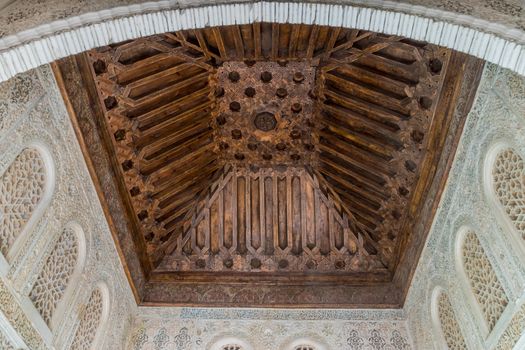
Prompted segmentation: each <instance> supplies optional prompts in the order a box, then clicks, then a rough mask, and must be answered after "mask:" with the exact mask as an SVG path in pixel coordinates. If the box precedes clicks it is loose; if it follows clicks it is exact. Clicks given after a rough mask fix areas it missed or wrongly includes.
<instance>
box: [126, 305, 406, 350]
mask: <svg viewBox="0 0 525 350" xmlns="http://www.w3.org/2000/svg"><path fill="white" fill-rule="evenodd" d="M222 340H227V342H228V344H231V345H235V344H237V345H241V346H242V348H241V350H270V349H271V350H295V349H296V347H297V346H300V345H302V346H303V347H302V348H301V347H299V349H303V348H304V349H308V347H307V346H306V345H309V346H311V347H312V349H314V350H336V349H360V350H368V349H371V350H372V349H385V350H387V349H388V350H408V349H416V348H414V347H413V345H412V340H411V338H410V335H409V333H408V330H407V327H406V316H405V314H404V312H403V311H402V310H282V309H281V310H280V309H199V308H172V309H170V308H139V312H138V316H137V318H136V319H135V323H134V327H133V331H132V332H131V333H130V338H129V340H128V341H129V343H128V346H127V349H135V350H167V349H184V350H201V349H206V350H216V349H217V350H223V347H217V348H215V347H214V345H217V344H221V341H222ZM222 345H226V344H222ZM228 349H229V348H228ZM233 349H235V348H233Z"/></svg>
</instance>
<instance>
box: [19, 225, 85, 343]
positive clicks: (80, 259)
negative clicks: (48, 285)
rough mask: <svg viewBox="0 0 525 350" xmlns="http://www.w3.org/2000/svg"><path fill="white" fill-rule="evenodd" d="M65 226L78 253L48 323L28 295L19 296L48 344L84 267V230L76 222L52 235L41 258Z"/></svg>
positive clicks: (51, 246) (54, 334) (29, 316)
mask: <svg viewBox="0 0 525 350" xmlns="http://www.w3.org/2000/svg"><path fill="white" fill-rule="evenodd" d="M66 228H71V229H72V230H73V232H74V233H75V236H76V239H77V244H78V255H77V261H76V264H75V268H74V270H73V273H72V275H71V277H70V279H69V282H68V284H67V287H66V290H65V292H64V295H63V296H62V298H61V299H60V301H59V302H58V304H57V305H56V308H55V310H54V312H53V316H52V318H51V322H50V325H48V324H46V322H45V321H44V319H43V318H42V316H41V315H40V313H39V311H38V310H37V309H36V307H35V306H34V304H33V302H32V301H31V299H30V298H29V296H28V295H23V296H22V297H21V299H22V300H21V305H22V308H23V309H24V310H25V311H26V314H27V317H28V318H29V319H30V320H31V322H32V323H33V324H34V326H35V328H36V329H37V330H38V332H39V333H40V334H41V335H42V338H43V339H44V341H45V342H46V343H47V344H48V345H49V346H51V345H52V343H53V338H54V337H56V335H57V334H56V333H57V327H58V326H59V325H60V324H61V322H62V321H63V320H64V319H65V317H66V313H67V311H68V303H69V302H71V301H72V298H73V297H74V294H75V291H76V288H78V286H79V285H80V284H79V281H80V279H81V277H82V271H83V269H84V267H85V260H86V239H85V235H84V230H83V229H82V227H80V225H79V224H78V223H76V222H69V223H67V224H66V225H65V226H64V227H63V228H62V229H61V230H60V231H59V232H58V233H57V234H56V235H55V236H54V239H53V244H51V245H50V249H48V251H47V252H46V253H45V254H44V256H43V257H42V259H43V260H44V263H45V260H47V257H48V256H49V254H50V253H51V251H52V250H53V249H54V247H55V244H56V242H58V240H59V239H60V236H61V235H62V234H63V232H64V230H65V229H66ZM41 267H42V266H41ZM36 273H37V274H39V273H40V270H38V271H37V272H36Z"/></svg>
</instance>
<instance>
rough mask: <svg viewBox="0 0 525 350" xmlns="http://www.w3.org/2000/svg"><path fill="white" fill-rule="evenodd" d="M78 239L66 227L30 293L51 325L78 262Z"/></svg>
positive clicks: (38, 308)
mask: <svg viewBox="0 0 525 350" xmlns="http://www.w3.org/2000/svg"><path fill="white" fill-rule="evenodd" d="M77 258H78V241H77V238H76V234H75V232H74V231H73V229H71V228H66V229H65V230H64V232H63V233H62V235H61V237H60V239H59V240H58V242H57V244H56V245H55V247H54V248H53V251H51V253H50V255H49V257H48V258H47V260H46V263H45V265H44V267H43V268H42V271H41V272H40V274H39V275H38V278H37V280H36V282H35V284H34V286H33V289H32V290H31V293H30V294H29V298H30V299H31V301H32V302H33V304H34V305H35V307H36V309H37V310H38V312H39V313H40V315H41V316H42V318H43V319H44V321H45V322H46V323H47V324H48V325H50V323H51V318H52V317H53V313H54V311H55V309H56V306H57V305H58V303H59V301H60V300H61V299H62V297H63V296H64V293H65V291H66V288H67V286H68V283H69V282H70V279H71V276H72V274H73V271H74V270H75V266H76V264H77Z"/></svg>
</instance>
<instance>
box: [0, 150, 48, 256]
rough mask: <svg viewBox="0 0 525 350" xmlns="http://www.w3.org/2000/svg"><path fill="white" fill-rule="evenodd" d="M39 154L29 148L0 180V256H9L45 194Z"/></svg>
mask: <svg viewBox="0 0 525 350" xmlns="http://www.w3.org/2000/svg"><path fill="white" fill-rule="evenodd" d="M45 182H46V170H45V165H44V161H43V160H42V157H41V156H40V153H39V152H38V151H37V150H35V149H30V148H26V149H24V150H23V151H22V152H21V153H20V154H19V155H18V157H16V159H15V160H14V161H13V163H12V164H11V165H10V166H9V168H8V169H7V171H6V172H5V173H4V174H3V176H2V177H1V178H0V253H2V254H3V255H4V256H7V253H8V252H9V249H10V248H11V247H12V245H13V243H14V242H15V241H16V239H17V238H18V236H19V235H20V233H21V232H22V230H23V229H24V226H25V225H26V224H27V222H28V221H29V219H30V218H31V215H32V214H33V212H34V211H35V208H36V207H37V205H38V203H39V202H40V200H41V199H42V196H43V194H44V185H45Z"/></svg>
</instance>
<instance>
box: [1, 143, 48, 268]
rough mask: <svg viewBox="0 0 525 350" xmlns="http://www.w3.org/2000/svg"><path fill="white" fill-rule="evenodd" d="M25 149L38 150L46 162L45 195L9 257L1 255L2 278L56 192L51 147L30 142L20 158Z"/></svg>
mask: <svg viewBox="0 0 525 350" xmlns="http://www.w3.org/2000/svg"><path fill="white" fill-rule="evenodd" d="M25 149H34V150H36V151H37V152H38V153H39V155H40V157H41V158H42V160H43V162H44V166H45V172H46V182H45V184H44V193H43V196H42V198H41V199H40V202H39V203H38V204H37V206H36V208H35V210H34V211H33V213H32V214H31V217H30V218H29V220H28V221H27V222H26V224H25V226H24V228H23V229H22V232H20V233H19V235H18V237H17V239H16V240H15V242H14V243H13V245H12V246H11V247H10V249H9V251H8V253H7V256H3V255H2V254H1V253H0V276H6V275H7V273H8V271H9V268H10V263H9V262H12V261H13V259H14V258H15V257H16V256H17V255H18V253H19V252H20V250H21V249H22V247H23V246H24V243H25V242H26V240H28V239H29V238H30V237H29V236H30V232H32V231H33V228H34V227H35V225H36V223H37V222H38V221H39V220H40V218H41V217H42V215H43V214H44V212H45V210H46V209H47V207H48V206H49V205H50V203H51V200H52V198H53V194H54V190H55V182H56V171H55V162H54V160H53V156H52V154H51V151H50V149H49V147H48V146H47V145H46V144H45V143H44V142H41V141H34V142H30V143H28V144H25V145H22V146H21V147H19V149H18V152H17V153H16V156H18V155H19V154H20V153H21V152H23V151H24V150H25ZM15 159H16V157H15ZM13 161H14V159H13ZM8 167H9V166H8ZM6 170H7V169H6Z"/></svg>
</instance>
